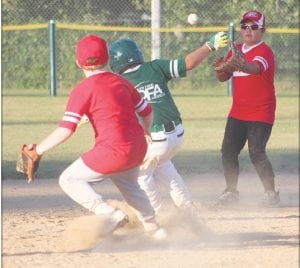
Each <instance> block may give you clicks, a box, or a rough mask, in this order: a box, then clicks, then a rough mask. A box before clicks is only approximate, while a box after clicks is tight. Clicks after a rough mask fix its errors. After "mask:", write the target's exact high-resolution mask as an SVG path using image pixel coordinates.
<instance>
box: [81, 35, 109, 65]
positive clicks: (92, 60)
mask: <svg viewBox="0 0 300 268" xmlns="http://www.w3.org/2000/svg"><path fill="white" fill-rule="evenodd" d="M76 55H77V62H78V64H79V65H80V66H83V67H87V66H98V65H104V64H106V63H107V62H108V49H107V43H106V41H105V40H104V39H102V38H101V37H99V36H96V35H87V36H85V37H83V38H82V39H80V40H79V41H78V43H77V51H76Z"/></svg>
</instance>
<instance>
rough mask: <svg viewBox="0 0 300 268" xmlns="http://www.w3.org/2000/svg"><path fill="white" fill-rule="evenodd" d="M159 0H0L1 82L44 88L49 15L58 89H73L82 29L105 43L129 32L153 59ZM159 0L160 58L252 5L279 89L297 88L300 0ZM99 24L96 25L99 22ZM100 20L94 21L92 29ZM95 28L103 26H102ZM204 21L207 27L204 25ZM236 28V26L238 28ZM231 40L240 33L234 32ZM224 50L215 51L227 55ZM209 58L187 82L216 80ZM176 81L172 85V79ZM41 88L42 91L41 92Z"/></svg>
mask: <svg viewBox="0 0 300 268" xmlns="http://www.w3.org/2000/svg"><path fill="white" fill-rule="evenodd" d="M153 1H156V2H159V1H158V0H152V1H151V0H145V1H137V0H122V1H117V0H110V1H104V0H86V1H79V0H64V1H58V0H39V1H32V0H10V1H8V0H3V1H2V87H3V91H4V94H5V93H6V92H7V91H8V90H10V89H20V90H24V89H28V88H30V89H32V88H36V89H48V88H49V81H50V75H49V41H48V38H49V34H48V29H47V24H48V23H49V21H50V20H54V21H55V22H56V24H57V29H56V59H57V64H56V66H57V86H58V93H59V92H60V91H63V90H64V89H68V90H69V89H70V88H71V87H72V86H73V85H74V83H76V82H77V81H78V80H79V79H80V78H82V73H81V72H80V71H79V70H78V69H77V68H76V65H75V53H74V52H75V45H76V42H77V40H78V38H80V37H82V36H83V35H85V34H87V33H95V34H99V35H101V36H103V37H104V38H105V39H107V40H108V41H109V42H111V41H113V40H116V39H118V38H120V37H124V36H126V37H130V38H133V39H134V40H135V41H136V42H137V43H138V44H139V46H140V47H141V48H142V50H143V52H144V56H145V59H146V60H150V59H151V2H152V3H153ZM160 2H161V27H162V28H161V30H162V31H161V57H163V58H177V57H181V56H185V55H186V54H187V53H188V52H190V51H192V50H194V49H195V48H197V46H200V45H202V44H203V43H204V42H205V41H206V40H208V39H209V37H210V36H211V35H212V34H213V33H214V32H217V31H219V30H222V29H227V28H228V25H229V22H235V23H236V24H237V25H238V22H239V20H240V18H241V15H242V14H243V13H244V12H245V11H247V10H252V9H257V10H260V11H262V12H263V13H264V14H265V16H266V21H267V33H266V34H265V37H264V40H265V41H266V42H267V43H268V44H269V45H270V46H271V47H272V48H273V49H274V52H275V55H276V63H277V70H276V83H277V87H280V88H282V89H287V90H288V89H294V90H295V89H297V90H298V85H299V84H298V80H299V53H298V52H299V28H298V27H299V25H298V24H299V3H298V1H297V0H286V1H280V0H266V1H254V0H252V1H251V0H250V1H237V0H231V1H225V0H219V1H203V0H190V1H181V0H165V1H162V0H161V1H160ZM190 13H197V14H198V16H199V17H200V23H199V24H198V25H195V26H191V25H188V24H187V20H186V19H187V16H188V14H190ZM100 26H101V27H100ZM97 27H98V28H97ZM99 27H100V28H99ZM207 27H212V28H211V30H207V29H208V28H207ZM237 30H238V29H237ZM235 36H236V39H238V37H239V34H238V32H237V33H236V35H235ZM225 52H226V50H222V51H218V52H217V53H216V54H217V55H218V54H225ZM217 55H213V56H211V57H209V59H208V60H207V62H206V63H205V64H201V65H200V66H199V67H198V68H196V69H195V70H194V71H192V72H191V73H190V74H189V76H188V78H187V79H186V80H185V82H184V88H188V89H201V88H207V87H211V86H212V85H213V84H214V83H217V82H216V80H215V78H214V75H213V72H212V67H211V63H212V61H213V59H214V58H215V57H216V56H217ZM176 83H177V82H175V83H174V86H176ZM45 92H46V91H45Z"/></svg>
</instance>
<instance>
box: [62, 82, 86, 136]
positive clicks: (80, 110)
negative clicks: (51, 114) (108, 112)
mask: <svg viewBox="0 0 300 268" xmlns="http://www.w3.org/2000/svg"><path fill="white" fill-rule="evenodd" d="M82 89H84V88H83V86H82V85H81V84H79V85H78V86H77V87H75V88H74V90H73V91H72V92H71V94H70V96H69V99H68V103H67V106H66V110H65V113H64V115H63V118H62V120H61V121H60V122H59V126H60V127H64V128H68V129H70V130H72V131H75V130H76V128H77V125H78V123H79V122H80V119H81V117H82V116H83V115H84V114H85V113H87V111H88V99H87V95H86V94H84V93H85V92H86V91H84V90H82Z"/></svg>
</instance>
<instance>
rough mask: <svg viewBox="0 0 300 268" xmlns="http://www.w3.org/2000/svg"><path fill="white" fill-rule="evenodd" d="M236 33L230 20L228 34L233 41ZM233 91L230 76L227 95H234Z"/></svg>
mask: <svg viewBox="0 0 300 268" xmlns="http://www.w3.org/2000/svg"><path fill="white" fill-rule="evenodd" d="M234 33H235V28H234V22H230V23H229V29H228V35H229V39H230V40H231V41H234ZM232 92H233V88H232V78H230V79H229V80H228V82H227V95H228V96H232Z"/></svg>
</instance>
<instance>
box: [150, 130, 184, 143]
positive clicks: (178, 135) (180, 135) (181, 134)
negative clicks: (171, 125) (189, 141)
mask: <svg viewBox="0 0 300 268" xmlns="http://www.w3.org/2000/svg"><path fill="white" fill-rule="evenodd" d="M183 134H184V131H182V133H180V134H177V137H178V138H180V137H182V136H183ZM166 140H167V138H164V139H161V140H152V141H153V142H162V141H166Z"/></svg>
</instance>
